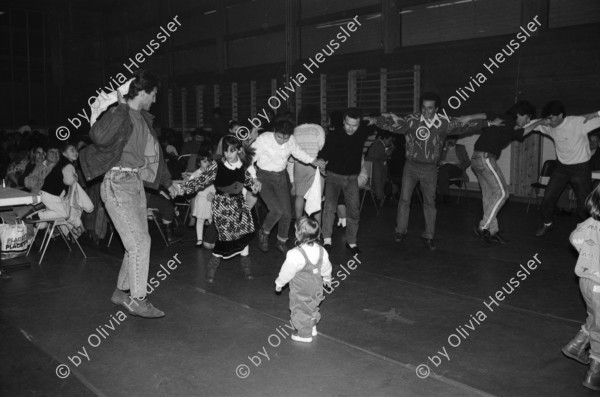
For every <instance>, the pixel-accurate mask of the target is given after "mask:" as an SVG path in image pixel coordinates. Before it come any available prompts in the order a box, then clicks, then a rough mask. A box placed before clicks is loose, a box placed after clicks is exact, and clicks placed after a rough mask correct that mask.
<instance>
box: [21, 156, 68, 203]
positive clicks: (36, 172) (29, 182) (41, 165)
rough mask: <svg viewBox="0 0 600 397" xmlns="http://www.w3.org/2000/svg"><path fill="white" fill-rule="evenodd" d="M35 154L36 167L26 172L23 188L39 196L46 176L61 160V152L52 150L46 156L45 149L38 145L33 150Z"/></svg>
mask: <svg viewBox="0 0 600 397" xmlns="http://www.w3.org/2000/svg"><path fill="white" fill-rule="evenodd" d="M33 154H34V156H35V166H34V167H33V168H29V167H28V168H29V169H26V170H25V173H24V174H23V177H24V178H23V186H25V188H26V189H27V190H29V191H30V192H31V193H33V194H39V193H40V191H41V190H42V186H43V185H44V180H45V179H46V176H48V174H49V173H50V171H52V168H54V166H55V165H56V163H57V162H58V160H59V159H60V152H59V150H58V148H50V149H48V153H47V154H46V151H45V150H44V147H43V146H41V145H37V146H36V147H34V149H33Z"/></svg>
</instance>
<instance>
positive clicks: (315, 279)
mask: <svg viewBox="0 0 600 397" xmlns="http://www.w3.org/2000/svg"><path fill="white" fill-rule="evenodd" d="M322 299H323V279H322V278H321V277H320V275H319V276H316V275H313V274H310V273H308V272H301V273H297V274H296V277H294V279H293V280H292V281H291V282H290V311H291V312H292V315H291V317H292V325H293V326H294V328H296V329H297V330H298V336H300V337H302V338H308V337H310V336H311V335H312V327H313V326H314V325H317V323H318V322H319V321H320V320H321V314H320V313H319V304H320V303H321V300H322Z"/></svg>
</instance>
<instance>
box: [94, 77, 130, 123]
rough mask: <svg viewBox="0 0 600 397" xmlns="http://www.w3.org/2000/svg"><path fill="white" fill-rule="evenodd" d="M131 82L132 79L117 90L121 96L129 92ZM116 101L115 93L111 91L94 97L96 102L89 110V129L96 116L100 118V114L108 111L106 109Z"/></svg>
mask: <svg viewBox="0 0 600 397" xmlns="http://www.w3.org/2000/svg"><path fill="white" fill-rule="evenodd" d="M132 81H133V79H131V80H129V81H128V82H126V83H125V84H123V85H122V86H120V87H119V88H117V89H118V90H119V92H120V93H121V95H125V94H127V93H128V92H129V85H130V84H131V82H132ZM117 101H118V97H117V91H113V92H111V93H109V94H107V93H105V92H104V91H102V92H100V95H98V96H97V97H96V100H95V101H94V103H92V105H91V106H90V109H91V115H90V127H91V126H92V125H94V123H95V122H96V120H97V119H98V116H100V115H101V114H102V112H104V111H105V110H106V109H108V107H109V106H110V105H112V104H113V103H115V102H117Z"/></svg>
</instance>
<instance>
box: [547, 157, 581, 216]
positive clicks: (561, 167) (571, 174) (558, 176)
mask: <svg viewBox="0 0 600 397" xmlns="http://www.w3.org/2000/svg"><path fill="white" fill-rule="evenodd" d="M567 183H571V186H572V187H573V191H574V192H575V196H576V197H577V216H578V217H579V219H580V220H582V221H583V220H585V219H586V218H587V217H588V215H587V210H586V208H585V199H586V198H587V196H588V194H590V192H591V189H592V169H591V167H590V163H589V162H585V163H580V164H572V165H565V164H561V163H560V162H558V163H557V164H556V168H555V169H554V172H553V173H552V176H551V177H550V181H549V182H548V186H547V187H546V191H545V192H544V199H543V200H542V221H543V222H544V223H551V222H552V215H553V214H554V209H555V208H556V202H557V201H558V198H559V197H560V194H561V192H562V191H563V190H564V188H565V186H567Z"/></svg>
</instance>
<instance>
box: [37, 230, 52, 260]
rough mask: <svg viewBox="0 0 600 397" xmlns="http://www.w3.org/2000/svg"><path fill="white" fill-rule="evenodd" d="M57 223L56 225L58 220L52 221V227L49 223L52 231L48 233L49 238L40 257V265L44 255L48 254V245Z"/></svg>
mask: <svg viewBox="0 0 600 397" xmlns="http://www.w3.org/2000/svg"><path fill="white" fill-rule="evenodd" d="M55 225H56V222H52V227H50V225H48V229H50V231H49V234H48V238H47V239H46V245H45V246H44V250H43V251H42V257H41V258H40V261H39V262H38V265H41V264H42V261H43V260H44V255H46V250H47V249H48V245H50V239H51V238H52V233H54V226H55Z"/></svg>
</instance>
